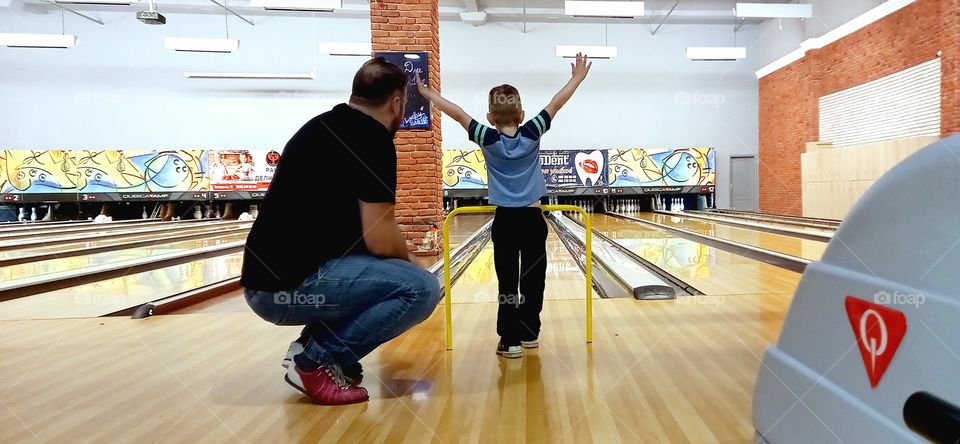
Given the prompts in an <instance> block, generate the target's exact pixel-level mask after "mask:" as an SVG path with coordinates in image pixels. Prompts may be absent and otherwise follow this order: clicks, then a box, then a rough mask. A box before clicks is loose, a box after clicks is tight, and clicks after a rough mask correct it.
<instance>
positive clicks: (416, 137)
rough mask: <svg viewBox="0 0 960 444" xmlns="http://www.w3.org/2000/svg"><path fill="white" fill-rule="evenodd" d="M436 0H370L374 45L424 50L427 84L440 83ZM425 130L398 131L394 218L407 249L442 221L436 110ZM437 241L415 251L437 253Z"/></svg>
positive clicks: (382, 48) (383, 48)
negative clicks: (426, 65)
mask: <svg viewBox="0 0 960 444" xmlns="http://www.w3.org/2000/svg"><path fill="white" fill-rule="evenodd" d="M437 12H438V11H437V0H371V1H370V30H371V35H372V40H373V50H374V52H376V51H411V52H422V51H426V52H427V53H429V58H430V73H429V78H430V86H432V87H434V88H436V89H437V90H439V89H440V31H439V25H440V23H439V19H438V14H437ZM431 118H432V122H431V128H430V129H429V130H416V131H407V130H402V131H400V132H398V133H397V139H396V144H397V163H398V165H397V218H398V222H399V223H400V226H401V228H402V229H403V232H404V235H405V236H406V238H407V241H408V242H412V243H414V244H415V245H414V248H412V250H419V249H420V248H421V243H422V239H423V236H424V233H425V232H429V231H430V224H431V223H434V224H437V226H438V227H439V226H440V224H441V223H442V222H443V182H442V179H443V177H442V176H441V170H442V163H443V153H442V152H441V151H440V149H441V148H440V142H441V136H440V111H438V110H437V109H436V108H433V112H432V115H431ZM438 247H439V246H438V245H434V246H433V248H432V249H431V250H428V251H424V252H418V253H420V254H437V253H439V249H438Z"/></svg>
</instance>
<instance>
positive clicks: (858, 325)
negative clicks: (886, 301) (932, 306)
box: [846, 296, 907, 388]
mask: <svg viewBox="0 0 960 444" xmlns="http://www.w3.org/2000/svg"><path fill="white" fill-rule="evenodd" d="M846 306H847V316H848V317H849V318H850V326H851V327H853V336H854V337H855V338H856V339H857V346H859V347H860V356H861V357H863V365H864V367H866V369H867V377H868V378H869V379H870V387H873V388H876V387H877V384H879V383H880V378H882V377H883V373H884V372H886V371H887V367H888V366H889V365H890V361H892V360H893V355H894V354H896V353H897V347H899V346H900V341H901V340H903V335H904V334H906V333H907V317H906V316H905V315H904V314H903V313H901V312H899V311H897V310H894V309H891V308H887V307H884V306H882V305H877V304H874V303H873V302H868V301H865V300H863V299H857V298H855V297H853V296H847V300H846Z"/></svg>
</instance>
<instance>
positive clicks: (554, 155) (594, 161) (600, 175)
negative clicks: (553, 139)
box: [540, 150, 607, 188]
mask: <svg viewBox="0 0 960 444" xmlns="http://www.w3.org/2000/svg"><path fill="white" fill-rule="evenodd" d="M540 167H541V168H542V170H543V178H544V180H546V182H547V187H548V188H576V187H602V186H606V185H607V152H606V150H562V151H560V150H556V151H553V150H542V151H540Z"/></svg>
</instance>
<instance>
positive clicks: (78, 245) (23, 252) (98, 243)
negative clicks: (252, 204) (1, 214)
mask: <svg viewBox="0 0 960 444" xmlns="http://www.w3.org/2000/svg"><path fill="white" fill-rule="evenodd" d="M251 226H253V224H252V223H240V224H237V225H236V226H223V225H217V226H208V225H204V226H198V227H190V228H185V227H184V228H183V229H180V230H176V231H173V232H163V233H147V234H138V233H132V234H129V235H125V236H120V237H109V238H103V239H98V238H92V239H93V240H90V239H88V240H81V241H76V242H67V243H62V244H53V245H40V246H32V247H30V248H21V249H16V250H6V251H0V260H9V259H19V258H23V257H32V256H37V255H41V254H56V253H62V252H67V251H73V250H78V249H83V248H97V247H105V246H109V245H115V244H117V243H120V242H138V241H150V240H154V239H158V238H161V237H170V236H186V235H191V234H201V233H211V235H215V234H216V233H218V232H220V231H223V230H227V229H237V228H250V227H251Z"/></svg>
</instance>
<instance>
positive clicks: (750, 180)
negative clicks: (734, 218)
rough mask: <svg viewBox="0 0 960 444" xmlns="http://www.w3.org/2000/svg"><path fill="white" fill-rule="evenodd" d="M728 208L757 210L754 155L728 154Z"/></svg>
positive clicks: (755, 162) (755, 161) (755, 160)
mask: <svg viewBox="0 0 960 444" xmlns="http://www.w3.org/2000/svg"><path fill="white" fill-rule="evenodd" d="M730 208H732V209H734V210H743V211H757V157H756V156H730Z"/></svg>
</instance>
